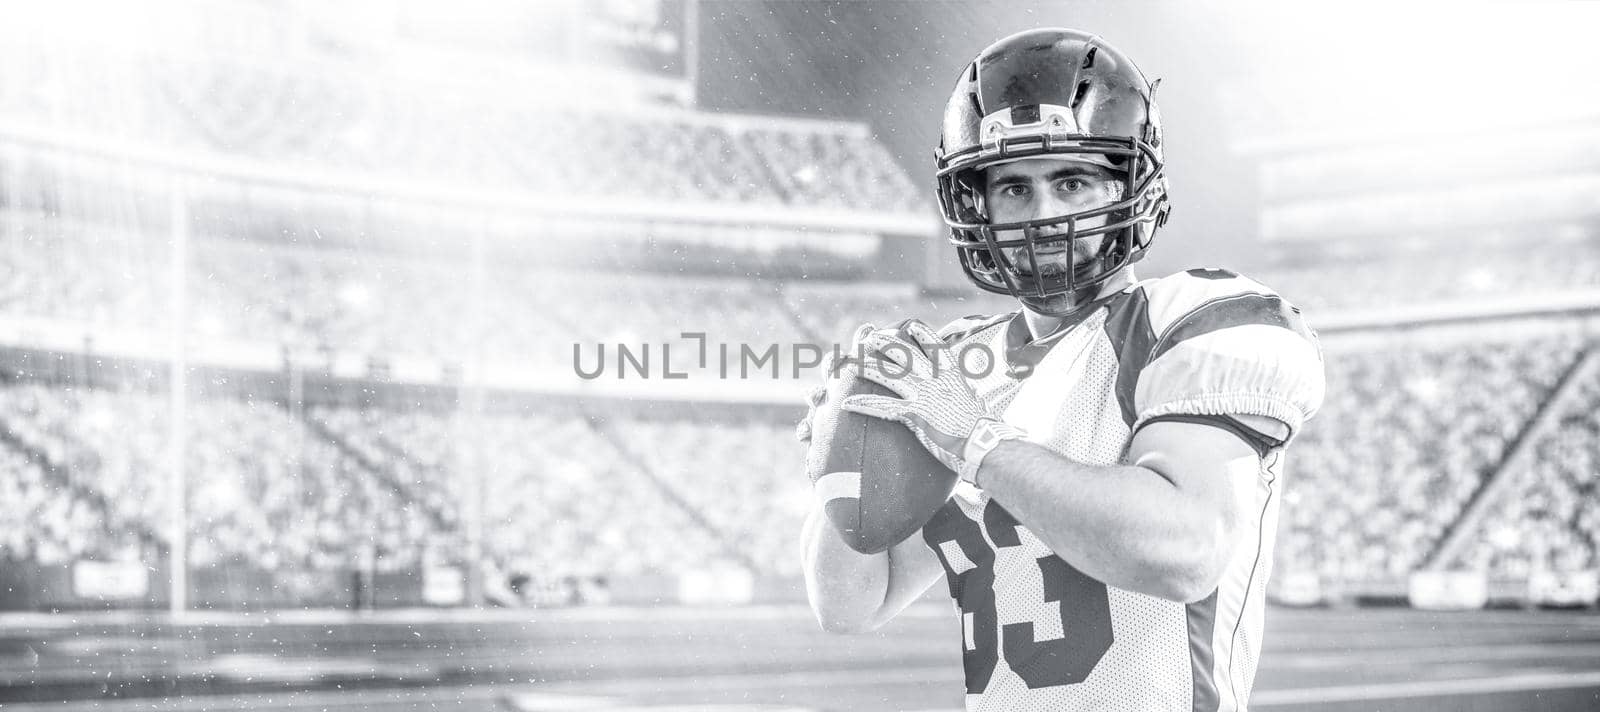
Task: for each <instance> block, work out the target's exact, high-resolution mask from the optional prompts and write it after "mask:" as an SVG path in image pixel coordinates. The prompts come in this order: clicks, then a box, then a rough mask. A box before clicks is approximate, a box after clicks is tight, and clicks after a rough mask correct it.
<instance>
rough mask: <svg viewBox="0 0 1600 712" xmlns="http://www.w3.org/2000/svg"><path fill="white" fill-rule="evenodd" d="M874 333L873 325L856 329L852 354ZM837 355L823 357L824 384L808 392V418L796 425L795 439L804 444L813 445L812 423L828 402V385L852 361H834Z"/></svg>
mask: <svg viewBox="0 0 1600 712" xmlns="http://www.w3.org/2000/svg"><path fill="white" fill-rule="evenodd" d="M872 331H873V326H872V325H871V324H862V325H861V326H858V327H856V330H855V334H854V336H852V337H851V339H850V343H851V353H858V352H857V351H856V350H855V348H856V346H857V345H858V344H860V343H861V339H862V338H863V337H865V336H866V335H867V334H869V333H872ZM836 355H838V354H837V353H830V354H827V355H826V356H824V357H823V359H822V383H821V384H818V385H817V386H816V387H815V388H812V389H811V390H810V391H807V392H806V416H805V417H804V418H801V419H800V422H798V423H795V424H794V437H795V439H796V440H799V441H800V442H801V443H802V444H805V445H810V444H811V431H812V429H813V427H814V426H813V425H812V421H814V420H816V419H817V407H818V406H820V405H822V402H823V401H825V400H827V398H828V385H829V384H831V383H833V379H834V378H837V377H838V376H839V373H840V372H841V371H842V369H843V365H842V363H848V362H849V360H850V359H849V357H848V356H845V357H843V358H841V359H839V360H838V361H836V360H835V359H834V357H835V356H836Z"/></svg>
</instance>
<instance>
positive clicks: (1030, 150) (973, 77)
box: [935, 28, 1169, 315]
mask: <svg viewBox="0 0 1600 712" xmlns="http://www.w3.org/2000/svg"><path fill="white" fill-rule="evenodd" d="M1157 84H1159V82H1157V83H1151V82H1149V81H1147V80H1146V79H1145V77H1144V75H1143V74H1141V73H1140V72H1139V70H1138V68H1137V67H1136V66H1134V64H1133V62H1132V60H1130V59H1128V57H1127V56H1126V55H1123V54H1122V53H1121V52H1119V51H1117V50H1116V49H1115V48H1112V47H1111V46H1110V45H1107V44H1106V43H1105V42H1103V41H1101V40H1100V38H1098V37H1095V36H1094V35H1091V34H1088V33H1085V32H1082V31H1079V30H1072V29H1066V28H1038V29H1034V30H1028V31H1025V32H1019V33H1017V34H1015V35H1012V36H1010V37H1006V38H1004V39H1001V40H1000V41H998V42H995V43H994V44H993V45H990V46H989V47H988V48H985V49H984V50H983V51H982V52H980V53H979V54H978V56H977V57H976V58H975V59H974V60H973V61H972V62H971V63H970V64H969V65H968V66H967V68H966V69H965V70H964V71H963V72H962V73H961V75H960V77H959V78H958V79H957V80H956V86H955V88H954V90H953V91H952V92H951V95H950V100H949V101H948V102H947V103H946V105H945V115H944V121H943V132H942V137H941V139H940V142H939V149H938V151H937V152H936V154H935V158H936V160H937V173H936V181H937V184H936V192H937V195H938V199H939V208H940V211H941V212H942V213H943V215H944V220H945V223H946V224H947V225H948V226H949V228H950V241H951V243H952V244H953V245H954V246H955V248H956V252H957V254H958V257H959V262H960V264H961V267H962V270H963V271H964V272H966V274H967V277H968V278H969V279H971V280H972V282H973V283H974V284H976V285H977V286H978V287H979V288H981V289H983V290H985V291H989V292H994V293H997V294H1007V295H1010V296H1012V297H1015V298H1017V299H1020V300H1022V301H1023V302H1024V304H1026V305H1027V306H1028V307H1029V308H1030V309H1032V310H1034V311H1037V312H1040V313H1045V314H1052V315H1059V314H1066V313H1072V312H1074V311H1077V310H1079V309H1080V308H1082V307H1083V306H1084V305H1085V304H1086V303H1088V302H1089V301H1091V300H1093V299H1094V298H1095V296H1097V295H1098V293H1099V292H1100V291H1101V289H1102V288H1103V286H1104V285H1105V283H1106V282H1107V281H1108V280H1110V279H1112V278H1113V277H1115V276H1116V275H1118V274H1120V273H1122V271H1123V270H1124V269H1125V268H1126V267H1128V266H1129V265H1131V264H1133V263H1134V262H1136V261H1138V260H1139V259H1140V258H1141V257H1143V255H1144V250H1145V249H1146V248H1147V247H1149V245H1150V243H1151V240H1152V239H1153V238H1154V236H1155V233H1156V229H1157V228H1159V227H1160V226H1161V225H1162V224H1163V223H1164V222H1165V221H1166V218H1167V214H1168V210H1169V203H1168V200H1167V181H1166V177H1165V172H1164V166H1163V159H1162V146H1161V120H1160V116H1159V112H1158V111H1157V109H1156V105H1155V101H1154V94H1155V89H1156V86H1157ZM1038 157H1054V158H1070V159H1076V160H1078V161H1082V162H1087V163H1093V164H1097V165H1100V166H1102V167H1105V168H1108V169H1110V170H1111V171H1112V172H1113V173H1114V174H1115V175H1117V176H1120V178H1121V186H1122V194H1121V195H1120V196H1117V199H1116V200H1115V201H1114V202H1111V203H1110V204H1107V205H1104V206H1100V207H1096V208H1093V209H1088V210H1081V211H1077V212H1069V213H1067V214H1063V215H1057V216H1050V217H1047V218H1040V219H1032V220H1024V221H1016V222H1010V223H1003V224H1002V223H997V222H994V217H995V216H994V214H993V212H992V211H989V210H986V209H985V206H984V201H983V200H982V198H983V196H984V191H983V186H984V177H985V174H986V172H987V170H988V169H989V168H992V167H994V166H998V165H1000V164H1003V163H1007V162H1011V161H1017V160H1022V159H1029V158H1038ZM1058 233H1059V234H1058ZM1088 240H1095V241H1097V243H1098V244H1094V245H1090V244H1088V243H1086V242H1084V241H1088ZM1059 242H1065V243H1067V246H1068V249H1067V253H1068V259H1069V260H1071V261H1070V262H1069V263H1068V268H1067V269H1065V270H1062V271H1056V270H1054V268H1046V270H1045V271H1044V272H1043V273H1041V270H1040V269H1039V267H1040V264H1039V259H1038V251H1039V250H1040V249H1041V248H1044V249H1047V250H1048V249H1050V248H1052V247H1053V246H1054V245H1055V244H1056V243H1059ZM1073 245H1081V246H1083V247H1091V246H1092V247H1094V248H1096V249H1094V250H1093V251H1092V253H1090V254H1092V257H1089V258H1088V259H1085V258H1084V255H1083V254H1079V251H1078V250H1074V249H1071V247H1072V246H1073ZM1054 249H1060V248H1059V247H1056V248H1054ZM1085 252H1088V251H1087V250H1086V251H1085ZM1060 259H1061V258H1060V256H1059V255H1054V256H1052V260H1054V261H1057V262H1059V261H1060Z"/></svg>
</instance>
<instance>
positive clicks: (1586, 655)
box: [1260, 641, 1600, 670]
mask: <svg viewBox="0 0 1600 712" xmlns="http://www.w3.org/2000/svg"><path fill="white" fill-rule="evenodd" d="M1384 653H1393V654H1394V656H1395V657H1400V658H1403V659H1404V662H1406V663H1413V662H1415V663H1435V662H1473V661H1500V660H1529V659H1573V658H1576V659H1579V660H1596V659H1600V643H1595V642H1589V641H1583V642H1575V643H1512V644H1507V645H1482V644H1463V645H1457V646H1438V645H1430V646H1427V647H1417V648H1377V649H1371V650H1368V649H1359V650H1351V651H1340V652H1332V651H1304V652H1301V651H1296V652H1288V651H1281V652H1274V651H1270V650H1269V651H1267V652H1266V653H1265V654H1263V655H1262V656H1261V663H1260V668H1261V669H1263V670H1266V669H1272V670H1279V669H1307V668H1320V667H1336V666H1346V665H1356V666H1362V667H1371V666H1379V665H1393V664H1394V662H1395V661H1394V660H1393V659H1391V657H1388V656H1384V655H1383V654H1384Z"/></svg>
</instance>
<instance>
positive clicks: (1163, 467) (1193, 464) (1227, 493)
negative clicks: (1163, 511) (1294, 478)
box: [1127, 419, 1281, 532]
mask: <svg viewBox="0 0 1600 712" xmlns="http://www.w3.org/2000/svg"><path fill="white" fill-rule="evenodd" d="M1268 420H1269V421H1270V419H1268ZM1280 425H1281V424H1280ZM1264 427H1266V426H1264ZM1263 437H1266V436H1263ZM1261 446H1262V443H1259V442H1252V441H1251V440H1250V438H1249V437H1248V433H1244V434H1241V433H1240V432H1238V431H1237V430H1236V429H1232V428H1229V427H1224V426H1221V425H1218V424H1215V423H1212V422H1208V421H1206V420H1178V419H1170V420H1168V419H1163V420H1157V421H1155V422H1151V423H1149V424H1147V425H1145V426H1144V427H1142V428H1140V429H1139V432H1137V433H1135V434H1134V436H1133V441H1132V442H1131V443H1130V444H1129V447H1128V458H1127V462H1128V464H1131V465H1138V466H1140V467H1144V468H1146V469H1149V470H1152V471H1154V472H1155V473H1156V474H1158V475H1160V476H1162V477H1163V478H1165V479H1166V480H1167V481H1169V482H1171V483H1172V485H1173V487H1174V488H1175V489H1176V490H1177V492H1178V493H1179V496H1180V497H1182V498H1183V500H1184V502H1185V504H1186V505H1189V506H1192V507H1198V508H1201V511H1205V512H1208V513H1211V514H1213V515H1214V516H1216V517H1217V518H1218V520H1219V521H1220V523H1221V524H1222V525H1223V528H1224V529H1225V530H1226V531H1229V532H1232V531H1236V530H1237V528H1238V525H1239V518H1240V517H1241V516H1242V513H1243V512H1244V511H1246V509H1247V506H1246V503H1245V501H1244V500H1245V498H1248V497H1249V496H1250V495H1251V492H1252V491H1253V485H1254V480H1255V478H1256V477H1258V476H1259V474H1260V471H1261V469H1260V467H1261V452H1260V450H1259V448H1260V447H1261Z"/></svg>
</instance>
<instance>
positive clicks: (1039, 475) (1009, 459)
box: [978, 440, 1230, 600]
mask: <svg viewBox="0 0 1600 712" xmlns="http://www.w3.org/2000/svg"><path fill="white" fill-rule="evenodd" d="M978 480H979V482H981V483H982V485H983V487H984V489H985V490H986V491H988V493H989V494H990V496H992V497H994V499H995V500H996V501H998V502H999V503H1000V504H1001V506H1003V507H1005V508H1006V511H1008V512H1010V513H1011V514H1012V516H1014V517H1016V518H1017V521H1019V522H1021V523H1022V524H1023V525H1024V526H1026V527H1027V528H1028V529H1029V531H1032V532H1033V533H1034V535H1035V536H1038V537H1039V539H1040V540H1041V541H1043V542H1044V543H1045V545H1047V546H1049V547H1050V549H1051V550H1052V551H1054V552H1056V554H1057V555H1058V556H1060V557H1061V558H1062V559H1063V560H1064V561H1066V562H1067V563H1069V564H1071V565H1072V566H1073V567H1075V568H1077V569H1078V570H1079V571H1082V572H1083V573H1085V574H1087V575H1089V576H1092V577H1094V578H1096V579H1099V580H1100V581H1103V582H1105V583H1107V584H1110V585H1112V586H1116V587H1118V588H1123V589H1127V590H1131V591H1138V592H1140V593H1146V594H1150V595H1153V596H1160V597H1162V598H1168V599H1172V600H1193V599H1196V598H1200V597H1203V596H1205V595H1206V594H1207V593H1209V592H1210V590H1211V589H1212V588H1214V587H1215V585H1216V581H1215V576H1216V574H1217V573H1218V572H1219V571H1220V570H1221V567H1220V566H1219V565H1218V563H1219V562H1221V561H1225V560H1226V558H1227V557H1226V552H1225V549H1226V547H1227V545H1228V541H1229V536H1230V535H1229V533H1228V532H1227V531H1226V530H1225V526H1224V525H1223V523H1222V522H1221V521H1220V520H1219V519H1218V518H1216V517H1212V516H1210V515H1209V514H1207V513H1205V512H1204V511H1200V508H1196V507H1192V506H1189V504H1188V503H1187V502H1186V500H1185V499H1184V497H1183V496H1182V493H1181V492H1179V491H1178V489H1177V487H1176V486H1175V485H1174V484H1173V483H1172V482H1170V481H1168V480H1167V479H1166V478H1165V477H1163V476H1161V474H1160V473H1157V472H1155V471H1154V470H1150V469H1148V468H1144V467H1138V466H1133V465H1111V466H1097V465H1086V464H1083V463H1079V462H1074V461H1072V460H1069V459H1067V458H1065V457H1062V456H1061V455H1059V454H1057V453H1055V452H1053V451H1051V450H1049V449H1047V448H1044V447H1042V446H1039V445H1036V444H1033V443H1029V442H1025V441H1020V440H1014V441H1009V442H1005V443H1002V444H1001V445H1000V446H999V447H996V448H995V450H994V451H993V452H991V453H989V456H988V457H986V458H984V460H983V466H982V468H981V469H980V470H979V475H978Z"/></svg>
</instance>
